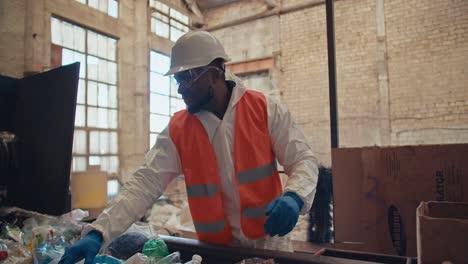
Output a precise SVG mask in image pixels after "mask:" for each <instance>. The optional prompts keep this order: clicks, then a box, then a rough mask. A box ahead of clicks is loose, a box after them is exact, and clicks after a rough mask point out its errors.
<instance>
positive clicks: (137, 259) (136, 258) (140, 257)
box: [124, 253, 150, 264]
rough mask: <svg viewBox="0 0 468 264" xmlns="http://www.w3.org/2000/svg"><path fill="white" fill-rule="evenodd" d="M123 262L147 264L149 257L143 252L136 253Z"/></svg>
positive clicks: (127, 263)
mask: <svg viewBox="0 0 468 264" xmlns="http://www.w3.org/2000/svg"><path fill="white" fill-rule="evenodd" d="M124 263H125V264H149V263H150V259H149V258H148V257H147V256H146V255H145V254H142V253H136V254H135V255H133V256H132V257H131V258H129V259H128V260H127V261H125V262H124Z"/></svg>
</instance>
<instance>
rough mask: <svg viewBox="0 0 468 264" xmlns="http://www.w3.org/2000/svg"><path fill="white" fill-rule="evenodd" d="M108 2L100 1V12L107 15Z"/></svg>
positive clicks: (105, 0)
mask: <svg viewBox="0 0 468 264" xmlns="http://www.w3.org/2000/svg"><path fill="white" fill-rule="evenodd" d="M107 1H108V0H99V11H101V12H104V13H107Z"/></svg>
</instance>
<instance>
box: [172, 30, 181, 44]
mask: <svg viewBox="0 0 468 264" xmlns="http://www.w3.org/2000/svg"><path fill="white" fill-rule="evenodd" d="M183 34H184V32H182V31H181V30H179V29H177V28H175V27H171V41H174V42H176V41H177V40H178V39H179V38H180V37H181V36H182V35H183Z"/></svg>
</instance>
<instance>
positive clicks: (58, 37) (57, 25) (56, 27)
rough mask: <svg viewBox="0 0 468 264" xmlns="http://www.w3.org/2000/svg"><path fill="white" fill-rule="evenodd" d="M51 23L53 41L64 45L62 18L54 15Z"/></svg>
mask: <svg viewBox="0 0 468 264" xmlns="http://www.w3.org/2000/svg"><path fill="white" fill-rule="evenodd" d="M50 24H51V35H52V36H51V38H52V43H54V44H56V45H62V23H61V22H60V20H58V19H56V18H54V17H52V18H51V21H50Z"/></svg>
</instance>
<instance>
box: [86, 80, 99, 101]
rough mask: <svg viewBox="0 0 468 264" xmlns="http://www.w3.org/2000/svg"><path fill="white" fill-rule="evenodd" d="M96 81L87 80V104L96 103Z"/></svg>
mask: <svg viewBox="0 0 468 264" xmlns="http://www.w3.org/2000/svg"><path fill="white" fill-rule="evenodd" d="M97 86H98V84H97V82H93V81H88V105H97V100H98V99H97V98H98V97H97V96H98V92H97Z"/></svg>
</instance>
